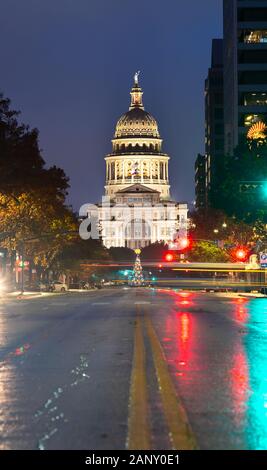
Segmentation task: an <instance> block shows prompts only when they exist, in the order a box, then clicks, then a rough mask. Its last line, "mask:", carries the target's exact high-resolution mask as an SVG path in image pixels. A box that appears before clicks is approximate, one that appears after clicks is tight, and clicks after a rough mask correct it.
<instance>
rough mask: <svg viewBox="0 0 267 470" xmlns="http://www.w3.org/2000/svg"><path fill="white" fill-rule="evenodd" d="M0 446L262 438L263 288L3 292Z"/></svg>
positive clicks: (265, 404)
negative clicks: (248, 295) (256, 294)
mask: <svg viewBox="0 0 267 470" xmlns="http://www.w3.org/2000/svg"><path fill="white" fill-rule="evenodd" d="M0 322H1V325H0V348H1V349H0V361H1V362H0V449H86V450H99V449H125V448H129V449H144V448H145V449H166V450H167V449H171V448H175V449H177V448H178V449H182V448H185V449H193V448H200V449H267V298H266V299H265V298H262V299H252V300H248V299H243V298H239V299H238V298H233V297H229V296H226V295H224V294H220V295H219V294H206V293H197V292H196V293H190V292H179V291H174V290H173V291H171V290H167V289H142V288H141V289H129V288H116V289H103V290H101V291H97V292H95V291H94V292H88V293H81V294H79V293H77V294H74V293H68V294H64V295H60V294H59V295H54V296H50V297H42V298H36V299H26V300H10V299H9V300H4V299H2V300H1V301H0Z"/></svg>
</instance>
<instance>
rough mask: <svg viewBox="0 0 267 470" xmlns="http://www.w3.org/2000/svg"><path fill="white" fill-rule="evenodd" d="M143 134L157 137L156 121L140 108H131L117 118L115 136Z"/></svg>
mask: <svg viewBox="0 0 267 470" xmlns="http://www.w3.org/2000/svg"><path fill="white" fill-rule="evenodd" d="M130 136H143V137H154V138H159V131H158V125H157V121H156V120H155V119H154V118H153V116H151V114H149V113H148V112H146V111H144V110H143V109H140V108H133V109H131V110H130V111H128V112H127V113H125V114H123V116H121V118H120V119H119V120H118V123H117V126H116V131H115V138H121V137H130Z"/></svg>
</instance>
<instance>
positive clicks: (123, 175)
mask: <svg viewBox="0 0 267 470" xmlns="http://www.w3.org/2000/svg"><path fill="white" fill-rule="evenodd" d="M122 182H123V183H125V161H124V160H123V161H122Z"/></svg>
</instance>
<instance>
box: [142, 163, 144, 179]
mask: <svg viewBox="0 0 267 470" xmlns="http://www.w3.org/2000/svg"><path fill="white" fill-rule="evenodd" d="M143 182H144V166H143V162H141V183H143Z"/></svg>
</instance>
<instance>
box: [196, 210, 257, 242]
mask: <svg viewBox="0 0 267 470" xmlns="http://www.w3.org/2000/svg"><path fill="white" fill-rule="evenodd" d="M190 221H191V224H190V225H191V227H190V235H191V236H192V238H193V240H196V241H198V240H199V241H205V240H207V241H209V240H223V241H224V242H225V243H226V244H227V243H228V244H233V245H240V244H248V243H251V242H254V241H255V230H254V224H247V223H245V222H243V221H242V220H238V219H237V218H236V217H234V216H232V217H230V216H228V215H227V214H225V212H223V211H222V210H217V209H212V208H208V209H199V210H198V211H194V212H192V213H191V214H190Z"/></svg>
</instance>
